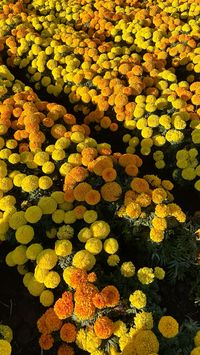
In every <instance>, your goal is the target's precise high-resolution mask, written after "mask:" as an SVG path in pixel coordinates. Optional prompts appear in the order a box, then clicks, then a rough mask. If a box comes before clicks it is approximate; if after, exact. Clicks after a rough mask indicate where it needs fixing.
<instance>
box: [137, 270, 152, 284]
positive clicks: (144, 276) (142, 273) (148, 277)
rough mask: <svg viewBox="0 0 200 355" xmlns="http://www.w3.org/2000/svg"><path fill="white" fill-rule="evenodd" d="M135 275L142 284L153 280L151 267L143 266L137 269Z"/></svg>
mask: <svg viewBox="0 0 200 355" xmlns="http://www.w3.org/2000/svg"><path fill="white" fill-rule="evenodd" d="M137 277H138V280H139V281H140V282H141V283H142V284H143V285H148V284H150V283H152V282H153V281H154V273H153V269H152V268H149V267H146V266H145V267H143V268H141V269H139V270H138V272H137Z"/></svg>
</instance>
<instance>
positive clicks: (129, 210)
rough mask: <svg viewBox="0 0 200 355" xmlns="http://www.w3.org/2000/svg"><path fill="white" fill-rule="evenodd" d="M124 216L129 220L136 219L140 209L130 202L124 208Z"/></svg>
mask: <svg viewBox="0 0 200 355" xmlns="http://www.w3.org/2000/svg"><path fill="white" fill-rule="evenodd" d="M126 214H127V215H128V217H130V218H138V217H139V216H140V214H141V207H140V205H139V204H138V203H136V202H131V203H129V204H128V205H127V206H126Z"/></svg>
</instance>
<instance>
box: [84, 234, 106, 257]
mask: <svg viewBox="0 0 200 355" xmlns="http://www.w3.org/2000/svg"><path fill="white" fill-rule="evenodd" d="M85 249H86V250H88V251H89V252H90V253H91V254H93V255H97V254H99V253H100V252H101V251H102V249H103V244H102V241H101V240H100V239H97V238H90V239H88V240H87V241H86V243H85Z"/></svg>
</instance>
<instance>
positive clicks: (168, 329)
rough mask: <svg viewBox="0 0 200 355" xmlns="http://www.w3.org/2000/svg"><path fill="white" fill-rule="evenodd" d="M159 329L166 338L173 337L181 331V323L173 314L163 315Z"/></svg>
mask: <svg viewBox="0 0 200 355" xmlns="http://www.w3.org/2000/svg"><path fill="white" fill-rule="evenodd" d="M158 329H159V331H160V333H161V334H162V335H163V336H164V337H165V338H173V337H175V336H176V335H177V334H178V332H179V324H178V322H177V321H176V319H174V318H173V317H171V316H163V317H161V318H160V320H159V323H158Z"/></svg>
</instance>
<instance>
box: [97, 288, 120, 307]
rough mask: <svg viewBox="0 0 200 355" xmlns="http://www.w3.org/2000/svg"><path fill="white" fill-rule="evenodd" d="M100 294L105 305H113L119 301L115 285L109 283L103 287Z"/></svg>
mask: <svg viewBox="0 0 200 355" xmlns="http://www.w3.org/2000/svg"><path fill="white" fill-rule="evenodd" d="M101 294H102V295H103V297H104V299H105V302H106V307H115V306H116V305H117V304H118V303H119V300H120V294H119V291H118V289H117V288H116V287H115V286H112V285H109V286H106V287H104V288H103V290H102V291H101Z"/></svg>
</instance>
